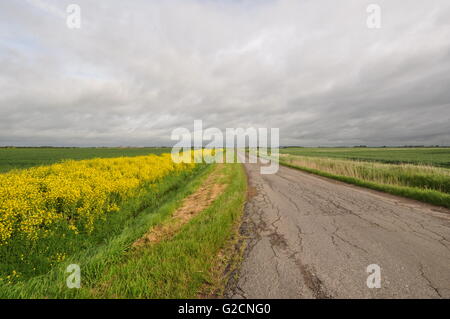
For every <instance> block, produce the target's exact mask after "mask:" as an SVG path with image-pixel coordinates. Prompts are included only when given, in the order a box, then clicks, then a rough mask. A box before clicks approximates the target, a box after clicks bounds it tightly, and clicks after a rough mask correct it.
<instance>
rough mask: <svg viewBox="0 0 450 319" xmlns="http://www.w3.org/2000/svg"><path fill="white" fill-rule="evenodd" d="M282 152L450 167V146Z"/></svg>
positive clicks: (292, 149)
mask: <svg viewBox="0 0 450 319" xmlns="http://www.w3.org/2000/svg"><path fill="white" fill-rule="evenodd" d="M280 152H281V153H282V154H291V155H300V156H312V157H327V158H338V159H351V160H360V161H375V162H381V163H391V164H399V163H411V164H424V165H433V166H441V167H449V168H450V148H368V147H367V148H366V147H360V148H358V147H354V148H351V147H345V148H344V147H342V148H294V147H293V148H284V149H281V150H280Z"/></svg>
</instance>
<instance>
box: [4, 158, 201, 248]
mask: <svg viewBox="0 0 450 319" xmlns="http://www.w3.org/2000/svg"><path fill="white" fill-rule="evenodd" d="M193 166H194V164H185V163H181V164H175V163H173V161H172V159H171V156H170V154H163V155H160V156H156V155H149V156H140V157H131V158H130V157H123V158H112V159H92V160H82V161H67V162H63V163H58V164H53V165H50V166H43V167H36V168H30V169H26V170H21V171H12V172H9V173H5V174H0V246H2V245H3V246H5V245H8V243H9V242H10V241H11V240H13V239H15V238H22V239H24V240H30V241H35V240H38V239H39V238H43V237H46V236H49V235H51V233H52V230H53V228H54V227H56V225H58V227H66V228H67V231H70V232H74V233H75V234H76V233H78V232H79V231H80V228H82V229H83V230H84V231H87V232H91V231H92V230H93V225H94V222H95V221H96V220H97V219H101V218H105V217H106V215H107V214H108V213H110V212H112V211H115V210H117V209H118V204H120V202H121V201H122V200H123V199H126V198H128V197H129V196H132V195H133V190H135V189H137V188H138V187H139V186H140V185H142V184H143V183H156V182H157V181H158V180H160V179H162V178H163V177H165V176H167V175H168V174H171V173H173V172H175V171H177V170H190V169H192V168H193ZM61 225H62V226H61Z"/></svg>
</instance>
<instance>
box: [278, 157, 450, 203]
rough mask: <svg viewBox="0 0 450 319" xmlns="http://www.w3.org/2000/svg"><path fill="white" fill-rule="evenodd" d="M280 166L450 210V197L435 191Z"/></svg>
mask: <svg viewBox="0 0 450 319" xmlns="http://www.w3.org/2000/svg"><path fill="white" fill-rule="evenodd" d="M280 164H281V165H284V166H287V167H291V168H294V169H298V170H301V171H305V172H308V173H312V174H316V175H319V176H323V177H328V178H332V179H335V180H338V181H341V182H345V183H349V184H353V185H357V186H362V187H366V188H370V189H374V190H377V191H381V192H385V193H389V194H393V195H398V196H403V197H407V198H411V199H415V200H418V201H421V202H425V203H429V204H433V205H437V206H442V207H446V208H450V195H448V194H445V193H441V192H438V191H435V190H428V189H420V188H416V187H406V186H395V185H386V184H377V183H373V182H369V181H364V180H361V179H358V178H354V177H349V176H343V175H335V174H331V173H328V172H323V171H320V170H317V169H313V168H308V167H304V166H298V165H293V164H290V163H288V162H285V161H282V160H280Z"/></svg>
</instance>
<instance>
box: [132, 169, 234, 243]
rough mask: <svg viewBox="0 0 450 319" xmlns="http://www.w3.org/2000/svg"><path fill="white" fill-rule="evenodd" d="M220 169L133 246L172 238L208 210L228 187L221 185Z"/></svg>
mask: <svg viewBox="0 0 450 319" xmlns="http://www.w3.org/2000/svg"><path fill="white" fill-rule="evenodd" d="M220 168H221V166H220V165H217V167H216V168H215V170H214V171H213V172H212V173H211V174H210V175H209V176H208V177H207V178H206V180H205V181H204V182H203V184H202V185H201V186H200V188H199V189H198V190H197V191H196V192H195V193H193V194H191V195H189V196H188V197H186V198H185V199H184V200H183V203H182V204H181V206H180V207H179V208H178V209H177V210H176V211H175V212H174V213H173V215H172V217H171V218H170V219H169V220H168V221H166V222H164V223H163V224H161V225H157V226H155V227H153V228H152V229H151V230H150V231H149V232H148V233H147V234H145V235H144V236H143V237H141V238H140V239H138V240H137V241H135V242H134V243H133V245H132V246H133V247H135V248H139V247H142V246H144V245H149V244H154V243H158V242H160V241H161V240H164V239H166V238H170V237H172V236H173V235H175V234H176V233H177V232H178V231H179V230H180V228H181V227H182V226H183V225H185V224H187V223H188V222H189V221H190V220H191V219H192V218H193V217H195V216H196V215H197V214H199V213H200V212H202V211H203V210H205V209H206V208H208V207H209V206H210V205H211V204H212V203H213V202H214V200H215V199H216V198H217V197H218V196H219V195H220V194H221V193H222V192H223V190H224V189H225V187H226V185H225V184H221V183H219V179H220V177H222V175H221V174H220V170H221V169H220Z"/></svg>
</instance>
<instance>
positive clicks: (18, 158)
mask: <svg viewBox="0 0 450 319" xmlns="http://www.w3.org/2000/svg"><path fill="white" fill-rule="evenodd" d="M169 152H170V148H155V147H145V148H60V147H55V148H52V147H36V148H32V147H30V148H28V147H27V148H25V147H24V148H21V147H18V148H0V173H3V172H7V171H10V170H12V169H23V168H29V167H33V166H41V165H50V164H53V163H56V162H60V161H63V160H67V159H73V160H82V159H89V158H111V157H121V156H140V155H147V154H157V155H159V154H162V153H169Z"/></svg>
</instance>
